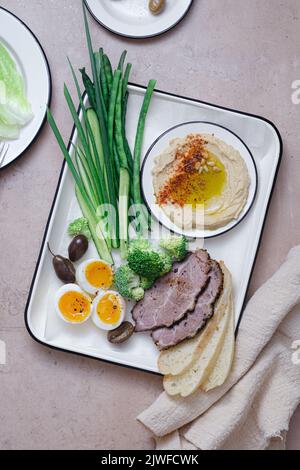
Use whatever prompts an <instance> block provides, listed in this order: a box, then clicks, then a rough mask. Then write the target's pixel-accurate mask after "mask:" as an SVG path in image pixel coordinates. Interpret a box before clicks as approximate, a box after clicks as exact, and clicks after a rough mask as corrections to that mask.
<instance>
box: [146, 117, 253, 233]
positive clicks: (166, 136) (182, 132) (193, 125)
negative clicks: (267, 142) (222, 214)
mask: <svg viewBox="0 0 300 470" xmlns="http://www.w3.org/2000/svg"><path fill="white" fill-rule="evenodd" d="M188 134H214V135H215V136H216V137H218V138H219V139H221V140H223V141H224V142H226V143H227V144H228V145H231V146H232V147H234V148H235V149H236V150H238V151H239V152H240V155H241V156H242V158H243V159H244V161H245V164H246V166H247V169H248V173H249V177H250V181H251V183H250V187H249V196H248V200H247V202H246V205H245V207H244V209H243V210H242V212H241V214H240V215H239V217H238V218H237V219H235V220H233V221H231V222H230V223H229V224H227V225H225V226H223V227H220V228H218V229H215V230H196V229H190V230H183V229H180V227H178V226H177V225H176V224H174V223H173V222H172V221H171V220H170V219H169V217H167V215H166V214H165V212H164V211H163V210H162V209H161V207H160V206H159V205H158V204H156V198H155V194H154V189H153V184H152V181H153V177H152V171H153V168H154V164H155V162H154V160H155V158H156V157H157V156H158V155H159V154H160V153H161V152H162V151H164V150H165V149H166V148H167V147H168V145H169V142H170V141H171V140H172V139H175V138H176V137H186V136H187V135H188ZM141 171H142V176H141V178H142V191H143V196H144V199H145V201H146V203H147V206H148V208H149V209H150V210H151V212H152V215H153V216H154V217H155V218H156V219H157V220H158V221H160V222H161V223H162V225H164V227H166V228H167V229H169V230H171V231H173V232H175V233H179V234H182V235H186V236H187V237H196V238H212V237H216V236H218V235H221V234H222V233H225V232H228V231H229V230H231V229H233V228H234V227H235V226H236V225H238V224H239V223H240V222H241V221H242V220H243V219H244V218H245V217H246V215H247V214H248V212H249V211H250V209H251V207H252V205H253V203H254V199H255V195H256V191H257V170H256V166H255V162H254V158H253V156H252V154H251V152H250V150H249V148H248V147H247V146H246V144H245V143H244V142H243V141H242V140H241V139H240V138H239V137H238V136H237V135H235V134H234V133H233V132H232V131H229V130H228V129H225V128H224V127H222V126H220V125H217V124H213V123H210V122H200V121H194V122H186V123H182V124H179V125H178V126H175V127H172V128H171V129H169V130H167V131H166V132H164V133H163V134H162V135H161V136H159V137H158V139H156V140H155V142H153V144H152V145H151V147H150V148H149V150H148V152H147V154H146V156H145V158H144V162H143V166H142V170H141Z"/></svg>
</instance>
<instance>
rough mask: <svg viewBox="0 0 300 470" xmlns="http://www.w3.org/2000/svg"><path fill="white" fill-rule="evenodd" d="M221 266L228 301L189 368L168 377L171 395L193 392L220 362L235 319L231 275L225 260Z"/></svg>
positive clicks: (187, 394)
mask: <svg viewBox="0 0 300 470" xmlns="http://www.w3.org/2000/svg"><path fill="white" fill-rule="evenodd" d="M221 266H222V270H223V272H224V291H225V293H226V300H227V303H225V302H224V299H223V302H222V301H221V302H220V304H219V305H220V307H219V310H218V314H217V315H215V316H214V317H213V319H212V320H211V321H210V322H209V323H208V325H207V326H206V328H205V330H207V332H208V333H207V338H206V341H205V342H203V344H202V345H201V346H200V347H198V348H197V349H196V350H195V351H194V352H193V360H192V363H191V364H190V365H189V367H188V369H186V370H185V371H184V372H183V373H182V374H179V375H176V376H173V375H167V376H165V378H164V388H165V390H166V392H167V393H168V394H169V395H181V396H182V397H186V396H189V395H191V394H192V393H193V392H194V391H195V390H197V388H198V387H200V386H201V385H202V384H204V383H205V382H206V381H207V380H208V378H209V376H210V375H211V373H212V370H213V369H214V367H215V365H216V363H217V360H218V358H219V355H220V352H221V350H222V348H223V344H224V341H225V337H226V333H227V329H228V327H229V325H230V322H231V320H232V281H231V275H230V273H229V271H228V270H227V268H226V267H225V265H224V263H222V265H221ZM220 300H221V299H220Z"/></svg>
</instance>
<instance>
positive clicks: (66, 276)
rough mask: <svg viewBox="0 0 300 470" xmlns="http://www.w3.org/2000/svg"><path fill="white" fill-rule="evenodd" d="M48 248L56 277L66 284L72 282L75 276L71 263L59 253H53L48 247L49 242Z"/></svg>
mask: <svg viewBox="0 0 300 470" xmlns="http://www.w3.org/2000/svg"><path fill="white" fill-rule="evenodd" d="M48 250H49V251H50V253H51V255H52V256H53V259H52V264H53V267H54V271H55V273H56V275H57V277H58V279H60V280H61V281H63V282H65V283H66V284H69V283H71V284H72V283H74V282H75V280H76V276H75V268H74V265H73V263H72V262H71V261H70V260H69V259H68V258H64V257H63V256H60V255H54V254H53V253H52V251H51V249H50V246H49V243H48Z"/></svg>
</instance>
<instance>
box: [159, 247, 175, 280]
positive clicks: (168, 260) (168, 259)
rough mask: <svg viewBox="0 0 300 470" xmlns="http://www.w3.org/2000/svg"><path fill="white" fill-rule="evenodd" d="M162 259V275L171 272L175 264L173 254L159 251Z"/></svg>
mask: <svg viewBox="0 0 300 470" xmlns="http://www.w3.org/2000/svg"><path fill="white" fill-rule="evenodd" d="M159 255H160V259H161V261H162V262H163V269H162V271H161V273H160V275H161V276H164V275H165V274H167V273H169V272H170V271H171V269H172V265H173V259H172V256H171V255H169V254H168V253H159Z"/></svg>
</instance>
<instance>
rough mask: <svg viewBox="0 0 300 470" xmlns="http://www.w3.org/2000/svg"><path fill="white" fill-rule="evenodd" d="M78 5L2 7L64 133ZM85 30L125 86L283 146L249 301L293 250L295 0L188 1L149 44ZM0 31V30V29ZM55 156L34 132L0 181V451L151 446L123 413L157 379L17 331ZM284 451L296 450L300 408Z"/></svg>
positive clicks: (153, 389) (298, 113)
mask: <svg viewBox="0 0 300 470" xmlns="http://www.w3.org/2000/svg"><path fill="white" fill-rule="evenodd" d="M80 3H81V2H80V1H79V0H76V1H74V0H64V1H59V0H49V1H47V2H45V1H44V0H30V2H28V1H26V0H3V1H2V2H1V5H2V6H4V7H6V8H8V9H10V10H11V11H13V12H14V13H15V14H17V15H18V16H19V17H20V18H22V19H23V20H24V21H25V22H26V23H27V24H28V25H29V26H30V27H31V29H32V30H33V31H34V32H35V33H36V35H37V36H38V37H39V39H40V41H41V43H42V44H43V46H44V49H45V52H46V54H47V56H48V59H49V62H50V67H51V71H52V75H53V102H52V109H53V112H54V114H55V116H56V118H57V120H58V122H59V125H60V127H61V128H62V130H63V134H64V136H65V138H67V137H68V136H69V134H70V130H71V126H72V123H71V119H70V117H69V115H68V113H67V111H66V107H65V104H64V100H63V92H62V87H63V82H64V80H66V81H67V82H68V83H70V75H69V71H68V67H67V63H66V56H67V55H68V56H69V57H70V58H71V59H72V61H73V63H74V65H75V66H82V65H83V64H86V63H87V52H86V49H85V47H84V35H83V27H82V26H83V23H82V16H81V6H80ZM91 23H92V33H93V37H94V39H95V44H98V45H99V46H100V45H102V46H103V47H104V48H105V49H106V50H107V51H108V52H109V54H110V56H111V57H112V59H113V60H116V59H117V57H118V55H119V53H120V50H121V49H123V48H125V47H126V49H128V51H129V54H130V58H131V61H132V62H133V63H134V64H136V65H135V67H134V69H133V77H132V80H133V81H135V82H137V83H141V84H145V83H146V81H147V80H148V79H149V78H152V77H156V78H157V80H158V87H159V88H161V89H165V90H167V91H170V92H173V93H179V94H182V95H187V96H191V97H195V98H200V99H203V100H204V101H209V102H213V103H216V104H220V105H223V106H227V107H233V108H236V109H240V110H244V111H248V112H250V113H255V114H261V115H264V116H265V117H267V118H269V119H271V120H272V121H274V123H275V124H276V125H277V126H278V128H279V129H280V131H281V134H282V137H283V140H284V157H283V163H282V168H281V171H280V174H279V178H278V184H277V186H276V189H275V193H274V197H273V200H272V204H271V208H270V212H269V216H268V219H267V224H266V229H265V232H264V236H263V240H262V244H261V248H260V251H259V255H258V260H257V263H256V267H255V271H254V275H253V280H252V283H251V287H250V292H249V294H251V293H252V292H253V291H254V290H255V289H256V288H257V287H258V286H260V285H261V284H262V283H263V282H264V281H265V280H266V279H267V278H268V277H269V276H270V275H271V274H272V273H273V271H274V270H275V269H276V267H277V266H278V265H279V264H280V263H281V261H282V260H283V258H284V256H285V254H286V253H287V251H288V249H289V248H290V247H291V246H293V245H295V244H297V243H299V241H300V240H299V232H300V222H299V220H300V218H299V217H298V211H299V200H300V185H299V175H300V159H299V128H300V127H299V126H300V105H298V106H297V105H294V104H292V101H291V93H292V90H291V84H292V82H293V81H294V80H296V79H300V59H299V40H300V7H299V2H298V0H286V1H284V2H282V1H281V0H264V1H263V2H262V1H260V0H247V1H244V2H240V0H222V2H220V1H219V0H209V1H208V0H195V1H194V5H193V7H192V10H191V12H190V13H189V15H188V16H187V17H186V18H185V20H184V21H183V22H182V23H180V24H179V25H178V26H177V27H176V29H174V30H173V31H171V32H169V33H168V34H166V35H163V36H161V37H158V38H155V39H152V40H142V41H134V40H127V39H122V38H119V37H117V36H114V35H112V34H110V33H109V32H107V31H106V30H104V29H103V28H102V27H100V26H99V25H98V24H96V23H95V22H94V21H91ZM0 35H1V33H0ZM61 163H62V157H61V155H60V153H59V151H58V149H57V146H56V143H55V141H54V139H53V136H52V134H51V132H50V130H49V128H48V127H47V126H46V127H44V129H43V131H42V132H41V134H40V136H39V138H38V140H37V141H36V142H35V144H34V145H33V146H32V147H31V148H30V149H29V150H28V151H27V152H26V154H25V155H24V157H23V158H22V159H20V160H18V161H17V162H15V164H13V165H12V166H10V167H9V168H8V169H5V170H4V171H2V172H1V174H0V227H1V229H0V247H1V248H0V259H1V275H0V304H1V312H0V338H1V339H2V340H4V341H5V342H6V345H7V352H8V358H7V359H8V360H7V365H5V366H0V387H1V403H0V422H1V426H0V448H1V449H13V448H17V449H26V448H30V449H54V448H70V449H79V448H80V449H87V448H92V449H95V448H98V449H105V448H106V449H151V448H153V441H152V439H151V437H150V435H149V433H148V432H147V431H146V430H145V429H144V428H143V427H142V426H141V425H140V424H138V423H137V422H136V421H135V416H136V415H137V414H138V413H139V412H140V411H142V410H143V409H144V408H145V407H146V406H147V405H149V404H150V403H151V402H152V401H153V400H154V398H155V397H156V396H157V395H158V393H159V392H160V390H161V379H160V378H159V377H157V376H153V375H149V374H145V373H141V372H135V371H131V370H127V369H123V368H120V367H116V366H112V365H107V364H104V363H101V362H97V361H94V360H89V359H84V358H80V357H77V356H73V355H69V354H65V353H61V352H55V351H52V350H50V349H47V348H45V347H43V346H40V345H39V344H37V343H35V342H33V340H32V339H31V338H30V337H29V335H28V334H27V332H26V330H25V327H24V321H23V311H24V306H25V302H26V298H27V294H28V289H29V285H30V281H31V277H32V273H33V270H34V266H35V261H36V258H37V255H38V251H39V247H40V243H41V239H42V234H43V230H44V226H45V223H46V220H47V217H48V213H49V209H50V205H51V202H52V199H53V194H54V190H55V187H56V184H57V179H58V174H59V171H60V167H61ZM288 447H289V448H290V449H300V410H298V411H297V412H296V414H295V416H294V418H293V419H292V422H291V429H290V432H289V435H288Z"/></svg>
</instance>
